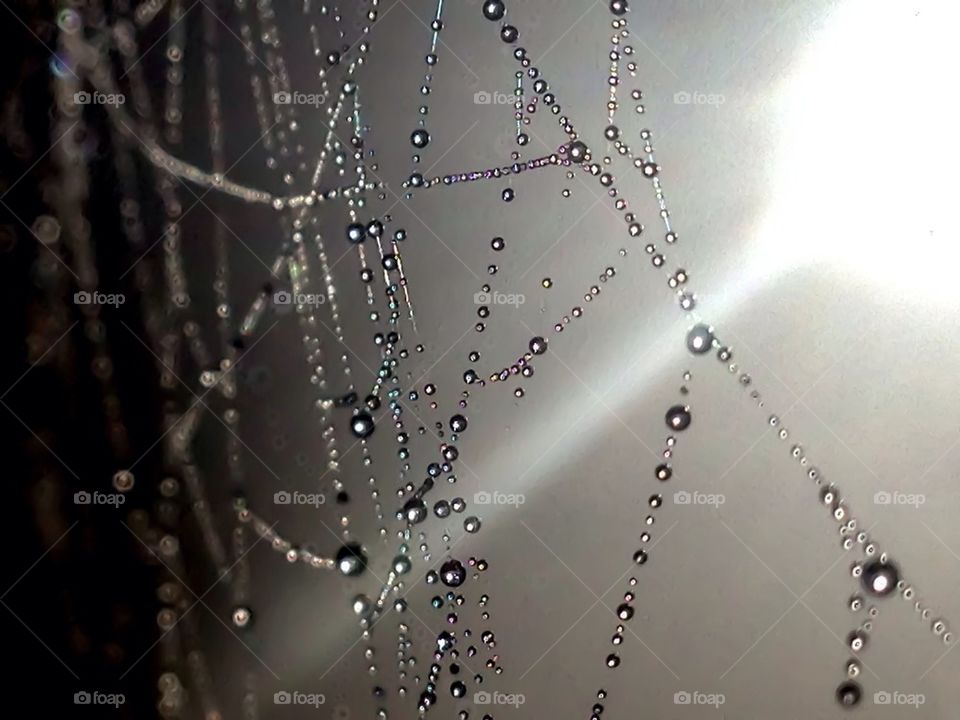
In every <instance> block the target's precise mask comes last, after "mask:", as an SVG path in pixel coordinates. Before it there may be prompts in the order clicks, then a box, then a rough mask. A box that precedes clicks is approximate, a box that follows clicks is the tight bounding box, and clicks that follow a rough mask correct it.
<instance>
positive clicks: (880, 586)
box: [860, 560, 900, 597]
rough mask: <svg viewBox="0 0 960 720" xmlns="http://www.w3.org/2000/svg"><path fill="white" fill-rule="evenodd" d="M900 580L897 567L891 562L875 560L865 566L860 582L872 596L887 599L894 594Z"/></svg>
mask: <svg viewBox="0 0 960 720" xmlns="http://www.w3.org/2000/svg"><path fill="white" fill-rule="evenodd" d="M899 580H900V573H899V571H898V570H897V566H896V565H894V564H893V563H890V562H881V561H880V560H873V561H871V562H869V563H867V564H866V565H864V566H863V572H862V573H861V575H860V582H861V583H862V584H863V587H864V589H865V590H866V591H867V592H869V593H870V594H871V595H875V596H877V597H886V596H887V595H889V594H890V593H892V592H893V591H894V590H895V589H896V587H897V582H898V581H899Z"/></svg>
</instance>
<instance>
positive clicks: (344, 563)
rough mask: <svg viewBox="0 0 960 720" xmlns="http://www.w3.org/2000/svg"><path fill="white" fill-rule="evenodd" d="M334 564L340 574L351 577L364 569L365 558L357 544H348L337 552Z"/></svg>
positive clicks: (365, 564)
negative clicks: (335, 563)
mask: <svg viewBox="0 0 960 720" xmlns="http://www.w3.org/2000/svg"><path fill="white" fill-rule="evenodd" d="M336 562H337V569H338V570H339V571H340V574H342V575H347V576H349V577H353V576H356V575H359V574H360V573H362V572H363V571H364V570H365V569H366V567H367V556H366V555H364V553H363V549H362V548H361V547H360V546H359V545H358V544H357V543H348V544H347V545H344V546H343V547H341V548H340V550H339V551H338V552H337V557H336Z"/></svg>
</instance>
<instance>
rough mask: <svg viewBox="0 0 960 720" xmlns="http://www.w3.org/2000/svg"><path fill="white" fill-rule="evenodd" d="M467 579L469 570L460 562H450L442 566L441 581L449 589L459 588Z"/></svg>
mask: <svg viewBox="0 0 960 720" xmlns="http://www.w3.org/2000/svg"><path fill="white" fill-rule="evenodd" d="M466 579H467V570H466V568H465V567H463V563H461V562H460V561H459V560H448V561H447V562H445V563H444V564H443V565H441V566H440V580H441V581H442V582H443V584H444V585H446V586H447V587H459V586H461V585H463V581H464V580H466Z"/></svg>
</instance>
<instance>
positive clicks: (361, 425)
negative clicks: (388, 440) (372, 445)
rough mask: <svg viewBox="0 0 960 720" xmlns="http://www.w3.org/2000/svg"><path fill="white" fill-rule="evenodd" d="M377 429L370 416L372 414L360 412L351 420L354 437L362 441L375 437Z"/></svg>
mask: <svg viewBox="0 0 960 720" xmlns="http://www.w3.org/2000/svg"><path fill="white" fill-rule="evenodd" d="M375 429H376V428H375V425H374V422H373V417H371V416H370V413H365V412H359V413H357V414H356V415H354V416H353V417H352V418H351V420H350V431H351V432H352V433H353V435H354V437H356V438H359V439H361V440H362V439H363V438H368V437H370V436H371V435H373V431H374V430H375Z"/></svg>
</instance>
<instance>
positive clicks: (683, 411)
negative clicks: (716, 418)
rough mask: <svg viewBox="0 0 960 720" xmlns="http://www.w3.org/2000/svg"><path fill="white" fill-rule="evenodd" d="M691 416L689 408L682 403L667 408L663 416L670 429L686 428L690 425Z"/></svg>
mask: <svg viewBox="0 0 960 720" xmlns="http://www.w3.org/2000/svg"><path fill="white" fill-rule="evenodd" d="M692 419H693V418H692V417H691V415H690V408H688V407H684V406H683V405H674V406H673V407H671V408H670V409H669V410H667V414H666V416H665V417H664V420H666V423H667V427H668V428H670V429H671V430H676V431H678V432H679V431H680V430H686V429H687V428H688V427H690V421H691V420H692Z"/></svg>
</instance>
